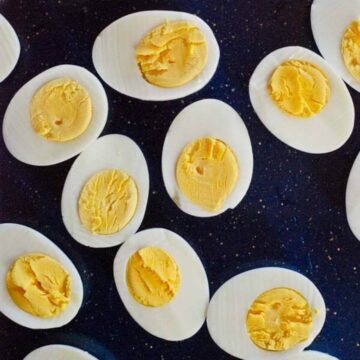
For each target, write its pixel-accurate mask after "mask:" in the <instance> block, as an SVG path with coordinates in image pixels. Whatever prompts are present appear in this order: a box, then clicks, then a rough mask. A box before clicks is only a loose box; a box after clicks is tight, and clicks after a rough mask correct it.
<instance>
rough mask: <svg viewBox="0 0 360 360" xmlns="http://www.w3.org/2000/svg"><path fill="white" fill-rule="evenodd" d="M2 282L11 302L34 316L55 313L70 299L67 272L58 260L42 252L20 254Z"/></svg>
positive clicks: (53, 314)
mask: <svg viewBox="0 0 360 360" xmlns="http://www.w3.org/2000/svg"><path fill="white" fill-rule="evenodd" d="M6 285H7V289H8V292H9V294H10V296H11V298H12V300H13V301H14V302H15V304H16V305H17V306H18V307H19V308H20V309H22V310H24V311H26V312H28V313H30V314H32V315H35V316H38V317H42V318H48V317H53V316H55V315H58V314H59V313H61V312H62V311H63V310H64V309H65V308H66V307H67V305H68V304H69V302H70V296H71V278H70V276H69V274H68V273H67V272H66V270H65V269H64V268H63V267H62V265H61V264H60V263H58V262H57V261H56V260H54V259H53V258H51V257H49V256H46V255H43V254H36V253H30V254H26V255H23V256H20V257H19V258H18V259H17V260H16V261H15V262H14V263H13V264H12V266H11V267H10V269H9V271H8V273H7V276H6Z"/></svg>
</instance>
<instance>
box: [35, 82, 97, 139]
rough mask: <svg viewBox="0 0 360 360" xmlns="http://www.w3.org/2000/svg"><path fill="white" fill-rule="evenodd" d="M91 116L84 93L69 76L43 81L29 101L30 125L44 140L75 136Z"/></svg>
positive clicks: (85, 127)
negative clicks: (44, 82)
mask: <svg viewBox="0 0 360 360" xmlns="http://www.w3.org/2000/svg"><path fill="white" fill-rule="evenodd" d="M91 116H92V105H91V99H90V97H89V94H88V92H87V91H86V89H85V88H84V87H82V86H81V85H80V84H79V83H78V82H77V81H75V80H72V79H68V78H59V79H55V80H52V81H50V82H48V83H46V84H45V85H43V86H42V87H41V88H40V89H39V90H37V92H36V93H35V95H34V96H33V98H32V100H31V105H30V119H31V125H32V127H33V129H34V130H35V132H36V133H37V134H38V135H40V136H42V137H44V138H46V139H47V140H51V141H58V142H65V141H69V140H72V139H75V138H77V137H78V136H80V135H81V134H82V133H83V132H84V131H85V130H86V129H87V128H88V126H89V124H90V121H91Z"/></svg>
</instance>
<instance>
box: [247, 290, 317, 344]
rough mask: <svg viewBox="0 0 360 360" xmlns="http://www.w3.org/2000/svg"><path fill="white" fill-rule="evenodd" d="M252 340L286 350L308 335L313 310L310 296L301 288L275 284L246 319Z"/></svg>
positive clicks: (253, 305)
mask: <svg viewBox="0 0 360 360" xmlns="http://www.w3.org/2000/svg"><path fill="white" fill-rule="evenodd" d="M246 326H247V331H248V333H249V336H250V338H251V340H252V341H253V342H254V343H255V344H256V345H257V346H259V347H260V348H262V349H264V350H270V351H283V350H287V349H290V348H292V347H293V346H295V345H297V344H298V343H300V342H302V341H305V340H306V339H308V337H309V335H310V332H311V329H312V314H311V310H310V307H309V304H308V302H307V301H306V299H305V298H304V297H303V296H302V295H301V294H300V293H298V292H297V291H295V290H292V289H288V288H275V289H271V290H269V291H266V292H264V293H263V294H261V295H260V296H258V297H257V298H256V299H255V301H254V302H253V303H252V305H251V307H250V309H249V311H248V314H247V319H246Z"/></svg>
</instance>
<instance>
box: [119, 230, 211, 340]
mask: <svg viewBox="0 0 360 360" xmlns="http://www.w3.org/2000/svg"><path fill="white" fill-rule="evenodd" d="M147 246H155V247H159V248H161V249H163V250H165V251H166V252H168V253H169V254H170V255H171V256H172V257H173V258H174V260H175V262H176V263H177V265H178V267H179V270H180V277H181V282H180V288H179V291H178V293H177V294H176V296H175V297H174V298H173V299H172V300H171V301H170V302H169V303H167V304H165V305H163V306H160V307H148V306H144V305H141V304H139V303H138V302H137V301H136V300H135V299H134V298H133V297H132V295H131V294H130V293H129V291H128V287H127V283H126V266H127V262H128V259H129V258H130V257H131V255H133V254H134V253H135V252H136V251H138V250H140V249H142V248H144V247H147ZM114 278H115V284H116V288H117V290H118V292H119V295H120V298H121V300H122V302H123V304H124V305H125V307H126V309H127V311H128V312H129V313H130V315H131V316H132V318H133V319H134V320H135V321H136V322H137V323H138V324H139V325H140V326H141V327H142V328H143V329H144V330H146V331H147V332H149V333H150V334H152V335H154V336H157V337H159V338H162V339H164V340H169V341H180V340H185V339H187V338H189V337H191V336H193V335H194V334H195V333H197V332H198V330H199V329H200V328H201V326H202V325H203V324H204V322H205V316H206V309H207V306H208V303H209V284H208V280H207V276H206V272H205V269H204V266H203V264H202V263H201V260H200V259H199V257H198V255H197V254H196V253H195V251H194V250H193V248H192V247H191V246H190V245H189V244H188V243H187V242H186V241H185V240H184V239H183V238H182V237H180V236H179V235H177V234H176V233H174V232H172V231H169V230H166V229H161V228H155V229H149V230H144V231H141V232H138V233H137V234H135V235H133V236H132V237H130V238H129V240H128V241H126V242H125V244H123V245H122V246H121V248H120V249H119V251H118V253H117V254H116V257H115V260H114Z"/></svg>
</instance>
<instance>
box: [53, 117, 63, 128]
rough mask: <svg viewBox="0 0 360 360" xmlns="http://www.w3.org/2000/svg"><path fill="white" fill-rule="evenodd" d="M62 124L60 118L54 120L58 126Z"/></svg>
mask: <svg viewBox="0 0 360 360" xmlns="http://www.w3.org/2000/svg"><path fill="white" fill-rule="evenodd" d="M62 124H63V121H62V120H61V119H59V120H56V121H55V125H57V126H60V125H62Z"/></svg>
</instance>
